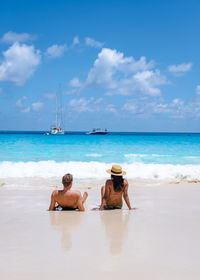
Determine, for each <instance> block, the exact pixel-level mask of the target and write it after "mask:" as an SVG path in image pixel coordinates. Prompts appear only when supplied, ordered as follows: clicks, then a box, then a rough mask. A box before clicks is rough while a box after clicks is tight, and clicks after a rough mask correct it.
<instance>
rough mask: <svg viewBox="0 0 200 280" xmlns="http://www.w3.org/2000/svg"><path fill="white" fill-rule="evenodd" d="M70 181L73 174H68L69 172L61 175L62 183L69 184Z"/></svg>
mask: <svg viewBox="0 0 200 280" xmlns="http://www.w3.org/2000/svg"><path fill="white" fill-rule="evenodd" d="M72 181H73V176H72V174H70V173H67V174H65V175H64V176H63V177H62V183H63V185H67V186H69V185H70V184H71V182H72Z"/></svg>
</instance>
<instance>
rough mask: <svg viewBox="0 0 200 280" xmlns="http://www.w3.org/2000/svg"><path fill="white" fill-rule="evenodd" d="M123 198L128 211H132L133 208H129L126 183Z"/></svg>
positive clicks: (126, 183)
mask: <svg viewBox="0 0 200 280" xmlns="http://www.w3.org/2000/svg"><path fill="white" fill-rule="evenodd" d="M123 197H124V200H125V202H126V205H127V206H128V209H129V210H133V209H134V208H131V204H130V201H129V197H128V182H127V181H126V182H125V187H124V193H123Z"/></svg>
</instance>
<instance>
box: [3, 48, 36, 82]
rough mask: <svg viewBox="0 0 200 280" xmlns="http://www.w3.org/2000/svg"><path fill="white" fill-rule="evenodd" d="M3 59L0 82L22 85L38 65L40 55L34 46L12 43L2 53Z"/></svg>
mask: <svg viewBox="0 0 200 280" xmlns="http://www.w3.org/2000/svg"><path fill="white" fill-rule="evenodd" d="M3 56H4V58H3V59H2V63H1V64H0V81H10V82H14V83H15V84H16V85H18V86H20V85H23V84H24V83H25V82H26V81H27V80H28V79H29V78H30V77H31V75H32V74H33V73H34V72H35V70H36V68H37V66H38V65H39V64H40V61H41V55H40V51H39V50H35V48H34V46H28V45H26V44H20V43H14V44H13V45H12V46H11V47H10V48H9V49H8V50H7V51H5V52H3Z"/></svg>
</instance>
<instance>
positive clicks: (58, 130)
mask: <svg viewBox="0 0 200 280" xmlns="http://www.w3.org/2000/svg"><path fill="white" fill-rule="evenodd" d="M62 125H63V116H62V99H61V87H60V86H59V91H58V92H57V93H56V122H55V125H52V126H51V135H63V134H65V131H64V130H63V129H62Z"/></svg>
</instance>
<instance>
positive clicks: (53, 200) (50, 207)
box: [49, 191, 56, 211]
mask: <svg viewBox="0 0 200 280" xmlns="http://www.w3.org/2000/svg"><path fill="white" fill-rule="evenodd" d="M54 196H55V191H53V192H52V194H51V203H50V206H49V211H53V210H55V206H56V200H55V197H54Z"/></svg>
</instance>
